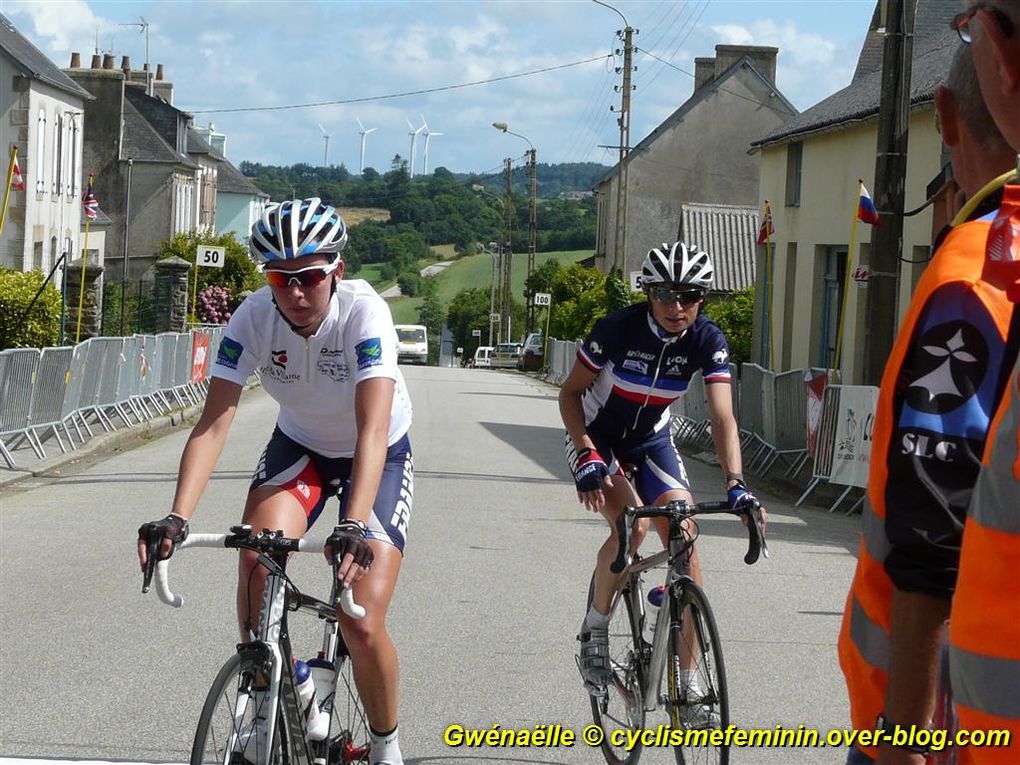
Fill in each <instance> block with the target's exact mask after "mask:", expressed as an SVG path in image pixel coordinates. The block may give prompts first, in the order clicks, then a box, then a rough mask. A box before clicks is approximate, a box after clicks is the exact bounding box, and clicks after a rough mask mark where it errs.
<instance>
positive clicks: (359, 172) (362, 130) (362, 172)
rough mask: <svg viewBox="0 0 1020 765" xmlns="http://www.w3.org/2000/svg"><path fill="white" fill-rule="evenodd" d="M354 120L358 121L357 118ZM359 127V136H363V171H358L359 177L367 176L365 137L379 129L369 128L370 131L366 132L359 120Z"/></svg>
mask: <svg viewBox="0 0 1020 765" xmlns="http://www.w3.org/2000/svg"><path fill="white" fill-rule="evenodd" d="M354 119H356V120H358V118H357V117H355V118H354ZM358 127H359V128H361V130H360V131H359V132H358V135H360V136H361V169H359V170H358V175H364V174H365V136H367V135H368V134H369V133H371V132H373V131H375V130H378V129H379V128H369V129H368V130H365V126H364V125H362V124H361V120H358Z"/></svg>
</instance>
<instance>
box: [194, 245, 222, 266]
mask: <svg viewBox="0 0 1020 765" xmlns="http://www.w3.org/2000/svg"><path fill="white" fill-rule="evenodd" d="M226 259H227V248H226V247H212V246H210V245H207V244H200V245H198V251H197V252H196V253H195V262H196V263H198V265H200V266H207V267H209V268H223V263H224V262H225V261H226Z"/></svg>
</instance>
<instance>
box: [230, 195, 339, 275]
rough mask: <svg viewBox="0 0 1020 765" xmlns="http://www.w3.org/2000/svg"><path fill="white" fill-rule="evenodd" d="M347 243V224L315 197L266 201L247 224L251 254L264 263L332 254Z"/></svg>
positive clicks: (329, 206)
mask: <svg viewBox="0 0 1020 765" xmlns="http://www.w3.org/2000/svg"><path fill="white" fill-rule="evenodd" d="M346 245H347V226H346V225H345V224H344V219H343V218H341V217H340V213H339V212H337V210H336V208H335V207H332V206H331V205H327V204H323V202H322V200H321V199H319V198H318V197H312V198H311V199H291V200H288V201H286V202H281V203H280V204H274V205H269V206H268V207H266V209H265V210H264V211H263V213H262V217H261V218H260V219H259V220H258V221H256V222H255V225H254V226H252V227H251V243H250V245H249V246H250V248H251V254H252V256H254V258H255V259H256V260H258V261H259V262H261V263H265V262H267V261H270V260H290V259H291V258H300V257H303V256H305V255H319V254H324V255H336V254H338V253H339V252H340V250H342V249H343V248H344V247H345V246H346Z"/></svg>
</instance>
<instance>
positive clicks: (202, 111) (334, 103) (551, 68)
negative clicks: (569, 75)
mask: <svg viewBox="0 0 1020 765" xmlns="http://www.w3.org/2000/svg"><path fill="white" fill-rule="evenodd" d="M604 58H605V56H595V57H594V58H587V59H584V60H583V61H574V62H572V63H569V64H558V65H556V66H547V67H545V68H543V69H533V70H531V71H530V72H518V73H517V74H506V75H503V76H501V77H490V78H489V79H486V80H475V81H474V82H462V83H459V84H457V85H443V86H441V87H436V88H424V89H422V90H408V91H405V92H403V93H389V94H387V95H382V96H364V97H362V98H344V99H340V100H337V101H316V102H314V103H308V104H288V105H286V106H237V107H231V108H228V109H183V111H186V112H188V113H190V114H226V113H231V112H273V111H282V110H285V109H310V108H312V107H316V106H337V105H340V104H359V103H364V102H366V101H385V100H388V99H391V98H406V97H407V96H421V95H425V94H427V93H440V92H443V91H447V90H459V89H461V88H470V87H473V86H475V85H489V84H491V83H494V82H503V81H505V80H515V79H519V78H521V77H531V76H532V75H536V74H544V73H546V72H555V71H557V70H559V69H569V68H571V67H575V66H581V65H583V64H590V63H591V62H593V61H601V60H603V59H604Z"/></svg>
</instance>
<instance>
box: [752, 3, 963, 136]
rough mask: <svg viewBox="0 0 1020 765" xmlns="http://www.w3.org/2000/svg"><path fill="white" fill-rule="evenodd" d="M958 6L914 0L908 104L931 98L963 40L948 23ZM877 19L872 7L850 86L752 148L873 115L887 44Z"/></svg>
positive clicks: (832, 128) (875, 110)
mask: <svg viewBox="0 0 1020 765" xmlns="http://www.w3.org/2000/svg"><path fill="white" fill-rule="evenodd" d="M961 7H962V6H961V4H960V3H959V2H958V0H917V12H916V17H915V22H914V52H913V53H914V55H913V62H912V65H911V74H910V103H911V105H913V106H916V105H918V104H923V103H928V102H930V101H931V100H932V99H933V98H934V92H935V86H936V85H938V84H939V82H941V80H942V78H943V77H944V76H945V74H946V72H948V71H949V64H950V62H951V61H952V59H953V54H954V53H955V52H956V49H957V47H959V45H960V44H961V43H960V38H959V37H958V36H957V34H956V32H953V31H952V30H950V29H949V22H950V20H951V19H952V18H953V16H955V15H956V14H957V13H959V12H960V8H961ZM877 24H878V10H877V6H876V10H875V15H874V16H873V18H872V21H871V27H872V28H871V29H870V30H869V32H868V35H867V37H866V38H865V40H864V45H863V46H862V48H861V55H860V57H859V58H858V61H857V70H856V71H855V73H854V79H853V80H852V81H851V83H850V84H849V85H847V86H846V87H845V88H843V89H842V90H840V91H837V92H836V93H833V94H832V95H831V96H829V97H828V98H825V99H823V100H822V101H819V102H818V103H817V104H815V105H814V106H812V107H811V108H810V109H807V110H806V111H804V112H801V113H800V114H799V115H797V116H796V117H794V118H793V119H791V120H790V121H789V122H787V123H786V124H785V125H781V126H780V127H778V128H776V129H775V130H773V131H772V132H771V133H769V134H768V135H766V136H764V137H763V138H759V139H758V140H756V141H754V142H752V143H751V146H752V148H753V149H760V148H762V147H764V146H770V145H772V144H776V143H785V142H788V141H795V140H797V139H799V138H801V137H803V136H805V135H810V134H812V133H818V132H822V131H828V130H835V129H838V128H840V127H842V126H845V125H850V124H854V123H857V122H863V121H867V120H870V119H872V118H874V117H875V116H876V115H877V114H878V106H879V101H880V99H881V94H882V53H883V46H884V44H885V38H884V37H883V36H882V35H880V34H879V33H878V32H877V30H876V29H875V27H876V26H877Z"/></svg>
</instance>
